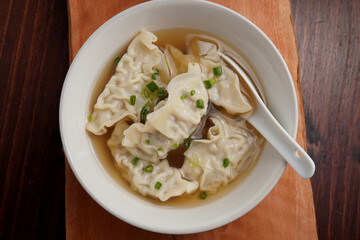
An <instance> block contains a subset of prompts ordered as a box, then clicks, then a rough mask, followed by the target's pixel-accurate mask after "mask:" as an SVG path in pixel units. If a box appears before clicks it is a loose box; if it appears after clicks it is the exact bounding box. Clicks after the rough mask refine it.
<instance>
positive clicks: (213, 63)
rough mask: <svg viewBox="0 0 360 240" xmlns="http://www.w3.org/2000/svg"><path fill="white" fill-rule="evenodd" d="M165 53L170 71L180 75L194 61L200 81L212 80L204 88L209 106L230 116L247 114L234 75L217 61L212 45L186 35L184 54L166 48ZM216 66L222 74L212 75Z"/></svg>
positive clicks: (218, 58) (171, 48)
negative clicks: (210, 104)
mask: <svg viewBox="0 0 360 240" xmlns="http://www.w3.org/2000/svg"><path fill="white" fill-rule="evenodd" d="M166 50H167V51H166V52H165V55H166V58H167V59H168V60H169V59H170V62H173V64H170V69H172V72H181V71H183V70H182V69H184V67H185V66H187V64H188V63H189V62H197V63H199V64H200V65H201V69H202V78H203V80H210V79H212V78H214V79H216V82H215V83H214V84H213V85H212V87H211V88H210V89H208V92H209V94H210V100H211V101H212V103H214V104H215V105H217V106H220V107H223V108H224V109H225V110H226V111H227V112H228V113H230V114H235V115H238V114H241V113H246V112H249V111H251V109H252V107H251V105H250V104H249V103H248V101H247V99H246V98H245V97H244V95H243V93H242V92H241V87H240V82H239V78H238V76H237V74H235V73H234V72H233V71H232V70H231V69H230V68H228V67H227V66H226V64H225V63H224V62H223V61H222V60H221V58H220V56H219V54H218V48H217V46H216V45H215V43H212V42H207V41H202V40H199V39H198V38H196V37H194V36H192V35H190V38H188V39H187V51H188V54H183V53H182V52H181V51H180V50H178V49H177V48H175V47H173V46H170V45H169V46H167V48H166ZM219 66H221V68H222V74H221V75H219V76H215V75H214V71H213V68H215V67H219ZM173 69H175V70H173Z"/></svg>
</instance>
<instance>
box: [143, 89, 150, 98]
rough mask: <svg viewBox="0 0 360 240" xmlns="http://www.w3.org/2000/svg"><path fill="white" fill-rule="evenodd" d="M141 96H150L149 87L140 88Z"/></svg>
mask: <svg viewBox="0 0 360 240" xmlns="http://www.w3.org/2000/svg"><path fill="white" fill-rule="evenodd" d="M142 96H143V97H144V98H148V97H150V91H149V89H147V88H143V90H142Z"/></svg>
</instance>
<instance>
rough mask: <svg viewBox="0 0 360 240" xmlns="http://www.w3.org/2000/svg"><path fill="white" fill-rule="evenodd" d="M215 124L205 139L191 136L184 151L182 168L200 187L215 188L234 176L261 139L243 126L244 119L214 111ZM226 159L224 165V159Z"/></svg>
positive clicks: (212, 118) (259, 143) (258, 150)
mask: <svg viewBox="0 0 360 240" xmlns="http://www.w3.org/2000/svg"><path fill="white" fill-rule="evenodd" d="M210 120H211V121H212V123H213V124H214V125H213V126H211V127H210V128H209V130H208V136H207V139H201V140H194V141H193V142H192V146H191V147H190V148H189V149H188V150H187V151H186V152H185V154H184V155H185V156H186V159H185V162H184V165H183V167H182V169H181V170H182V171H183V173H184V175H185V176H186V177H188V178H189V179H193V180H196V181H198V182H199V186H200V190H202V191H207V192H212V193H214V192H216V191H217V190H218V189H219V187H221V186H225V185H227V184H228V183H230V182H231V181H232V180H233V179H234V178H236V177H237V176H238V175H239V174H240V172H241V171H242V170H243V169H244V168H246V166H247V164H248V163H249V162H251V159H254V158H255V157H256V156H257V154H258V153H259V152H260V147H259V146H261V143H262V142H261V141H262V139H259V138H258V137H257V136H256V135H255V134H254V133H253V132H252V131H251V130H249V129H248V128H247V127H246V124H245V120H241V121H236V120H233V119H228V118H226V117H224V116H222V117H220V116H218V115H213V116H212V117H210ZM225 158H226V159H228V160H229V164H228V166H226V167H224V159H225Z"/></svg>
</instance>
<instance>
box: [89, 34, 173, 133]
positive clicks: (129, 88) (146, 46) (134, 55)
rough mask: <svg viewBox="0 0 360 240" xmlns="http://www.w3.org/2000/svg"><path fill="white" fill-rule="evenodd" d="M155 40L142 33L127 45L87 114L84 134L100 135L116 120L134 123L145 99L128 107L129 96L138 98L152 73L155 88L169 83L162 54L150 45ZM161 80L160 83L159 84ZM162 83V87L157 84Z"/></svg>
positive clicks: (137, 100)
mask: <svg viewBox="0 0 360 240" xmlns="http://www.w3.org/2000/svg"><path fill="white" fill-rule="evenodd" d="M156 40H157V37H156V36H155V35H154V34H152V33H151V32H148V31H144V30H142V31H141V32H140V34H139V35H137V36H136V37H135V38H134V40H133V41H132V42H131V43H130V45H129V47H128V49H127V53H125V54H124V55H123V56H122V58H121V60H120V62H119V64H118V65H117V67H116V72H115V74H114V75H113V76H112V77H111V79H110V81H109V82H108V83H107V84H106V86H105V89H104V91H103V92H102V93H101V94H100V96H99V97H98V99H97V102H96V104H95V106H94V112H93V113H92V114H91V116H92V120H91V121H89V122H88V123H87V125H86V128H87V130H88V131H90V132H92V133H94V134H96V135H102V134H105V133H106V132H107V129H106V127H111V126H112V125H114V124H115V123H116V122H118V121H119V120H121V119H123V118H125V117H129V118H131V119H132V120H134V121H136V120H137V118H138V115H139V112H140V110H141V108H142V106H143V105H144V104H145V99H143V98H139V97H138V98H137V99H136V104H135V106H132V105H131V104H130V96H131V95H136V96H140V95H141V91H142V89H143V88H144V87H145V85H146V84H148V83H149V82H150V81H151V75H152V74H153V73H154V71H155V69H158V70H159V72H160V77H159V78H158V80H157V84H158V85H159V86H163V85H164V83H168V81H169V72H168V69H167V66H166V63H165V57H164V54H163V53H162V52H161V51H160V49H159V48H158V47H157V46H155V45H154V44H153V43H152V42H155V41H156ZM160 80H161V81H160ZM161 82H163V83H161Z"/></svg>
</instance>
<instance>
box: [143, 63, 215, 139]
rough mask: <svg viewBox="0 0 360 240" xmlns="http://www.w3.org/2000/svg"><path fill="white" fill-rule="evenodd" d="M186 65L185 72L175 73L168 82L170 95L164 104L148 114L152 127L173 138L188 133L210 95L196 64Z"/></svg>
mask: <svg viewBox="0 0 360 240" xmlns="http://www.w3.org/2000/svg"><path fill="white" fill-rule="evenodd" d="M188 68H189V70H188V73H183V74H180V75H178V76H176V77H175V78H173V79H172V80H171V82H170V83H169V85H168V87H167V91H168V93H169V97H168V99H167V100H166V102H165V104H164V106H163V107H161V108H159V109H158V110H157V111H155V112H153V113H151V114H149V115H148V117H147V119H148V121H149V122H150V123H151V125H153V126H154V128H156V129H157V130H158V131H159V132H161V133H162V134H164V135H165V136H166V137H168V138H170V139H173V140H174V141H179V140H180V139H184V138H187V137H189V135H190V134H191V132H192V131H194V130H195V128H196V127H197V124H198V123H199V122H200V120H201V118H202V116H204V115H205V114H206V111H207V107H208V101H209V96H208V93H207V91H206V89H205V87H204V84H203V81H202V78H201V70H200V67H199V65H198V64H191V63H190V64H189V66H188ZM191 91H193V93H194V94H190V92H191ZM182 98H184V99H182Z"/></svg>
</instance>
